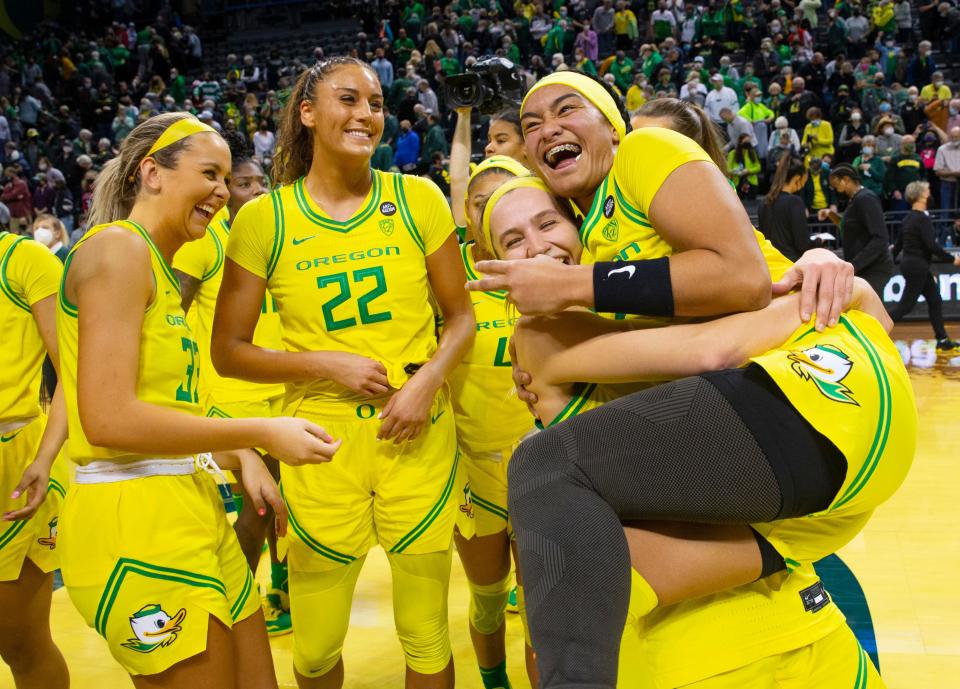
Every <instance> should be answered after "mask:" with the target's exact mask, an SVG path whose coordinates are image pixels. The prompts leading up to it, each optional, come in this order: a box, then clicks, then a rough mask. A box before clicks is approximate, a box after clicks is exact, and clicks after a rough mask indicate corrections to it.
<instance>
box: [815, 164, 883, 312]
mask: <svg viewBox="0 0 960 689" xmlns="http://www.w3.org/2000/svg"><path fill="white" fill-rule="evenodd" d="M830 186H831V187H833V190H834V191H835V192H836V193H837V194H840V195H841V196H845V197H847V198H848V199H850V202H849V203H848V204H847V208H846V210H845V211H844V212H843V218H842V227H843V233H842V234H843V258H844V259H845V260H847V261H849V262H850V263H852V264H853V270H854V274H855V275H856V276H857V277H861V278H863V279H864V280H866V281H867V282H869V283H870V286H871V287H873V289H874V291H876V293H877V294H878V295H880V297H881V298H882V297H883V288H884V286H886V284H887V281H888V280H889V279H890V277H891V276H892V275H893V257H892V256H891V255H890V236H889V233H888V232H887V224H886V222H885V221H884V219H883V206H882V205H881V203H880V199H879V198H878V197H877V195H876V194H874V193H873V192H872V191H870V190H869V189H865V188H864V187H863V186H862V185H861V184H860V175H859V174H858V173H857V171H856V170H855V169H853V168H852V167H850V166H849V165H838V166H837V167H835V168H834V169H833V170H831V172H830ZM817 216H818V218H819V219H820V220H826V219H829V220H831V221H832V222H833V223H834V224H837V225H839V224H841V218H840V216H839V215H838V214H837V212H836V211H835V210H833V209H832V208H831V209H825V210H821V211H820V212H819V213H818V214H817Z"/></svg>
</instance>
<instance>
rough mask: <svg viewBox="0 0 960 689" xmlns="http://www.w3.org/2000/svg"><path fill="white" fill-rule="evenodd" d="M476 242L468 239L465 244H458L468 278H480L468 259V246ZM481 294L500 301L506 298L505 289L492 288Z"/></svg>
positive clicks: (474, 244)
mask: <svg viewBox="0 0 960 689" xmlns="http://www.w3.org/2000/svg"><path fill="white" fill-rule="evenodd" d="M476 244H477V243H476V242H475V241H473V240H470V241H469V242H467V243H466V244H461V245H460V256H462V257H463V267H464V269H465V270H466V271H467V279H468V280H479V279H480V276H479V275H477V273H476V272H475V271H474V270H473V266H472V265H471V263H472V261H471V260H470V247H473V246H476ZM481 294H486V295H487V296H488V297H492V298H494V299H499V300H500V301H505V300H506V298H507V291H506V290H494V291H492V292H481Z"/></svg>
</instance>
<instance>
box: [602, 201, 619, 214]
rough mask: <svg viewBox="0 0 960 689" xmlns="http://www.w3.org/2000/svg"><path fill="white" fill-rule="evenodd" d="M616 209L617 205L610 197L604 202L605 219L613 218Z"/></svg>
mask: <svg viewBox="0 0 960 689" xmlns="http://www.w3.org/2000/svg"><path fill="white" fill-rule="evenodd" d="M615 207H616V204H615V203H614V201H613V197H612V196H608V197H607V199H606V201H604V202H603V217H605V218H612V217H613V209H614V208H615Z"/></svg>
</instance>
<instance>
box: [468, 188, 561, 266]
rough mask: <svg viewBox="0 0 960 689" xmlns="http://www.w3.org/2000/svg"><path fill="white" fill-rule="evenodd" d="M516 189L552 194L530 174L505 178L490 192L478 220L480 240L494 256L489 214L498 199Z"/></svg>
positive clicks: (491, 213)
mask: <svg viewBox="0 0 960 689" xmlns="http://www.w3.org/2000/svg"><path fill="white" fill-rule="evenodd" d="M516 189H540V190H542V191H544V192H546V193H547V194H549V195H550V196H551V197H552V196H553V193H552V192H551V191H550V189H549V188H548V187H547V185H546V184H544V183H543V180H541V179H540V178H539V177H535V176H533V175H530V174H527V175H524V176H522V177H514V178H513V179H510V180H507V181H506V182H504V183H503V184H501V185H500V186H499V187H497V188H496V190H494V192H493V193H492V194H490V198H489V199H487V204H486V205H485V206H484V207H483V216H482V218H481V222H480V225H481V231H480V241H482V242H483V244H484V246H485V247H486V249H487V251H489V252H490V253H491V254H493V255H494V256H499V255H500V254H499V252H498V251H497V250H496V249H495V248H494V246H493V233H492V231H491V228H490V216H491V215H493V209H494V207H495V206H496V205H497V204H498V203H499V202H500V199H502V198H503V197H504V196H506V195H507V194H509V193H510V192H511V191H515V190H516Z"/></svg>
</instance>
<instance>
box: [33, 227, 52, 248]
mask: <svg viewBox="0 0 960 689" xmlns="http://www.w3.org/2000/svg"><path fill="white" fill-rule="evenodd" d="M33 238H34V239H35V240H37V241H38V242H40V243H41V244H43V245H44V246H50V245H51V244H53V232H52V231H51V230H48V229H47V228H46V227H38V228H37V229H35V230H34V231H33Z"/></svg>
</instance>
